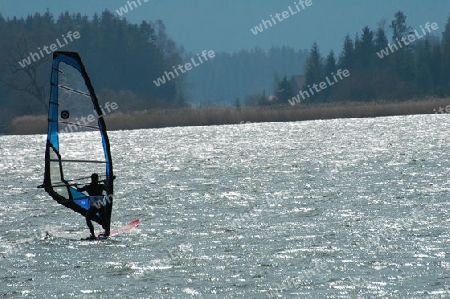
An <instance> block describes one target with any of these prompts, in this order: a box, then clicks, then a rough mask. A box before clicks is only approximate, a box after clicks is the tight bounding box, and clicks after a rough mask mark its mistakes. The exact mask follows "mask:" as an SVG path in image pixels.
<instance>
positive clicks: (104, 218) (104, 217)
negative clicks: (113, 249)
mask: <svg viewBox="0 0 450 299" xmlns="http://www.w3.org/2000/svg"><path fill="white" fill-rule="evenodd" d="M100 214H101V215H102V227H103V229H104V230H105V236H107V237H109V232H110V225H109V221H108V212H107V210H106V205H104V206H103V207H102V211H101V213H100Z"/></svg>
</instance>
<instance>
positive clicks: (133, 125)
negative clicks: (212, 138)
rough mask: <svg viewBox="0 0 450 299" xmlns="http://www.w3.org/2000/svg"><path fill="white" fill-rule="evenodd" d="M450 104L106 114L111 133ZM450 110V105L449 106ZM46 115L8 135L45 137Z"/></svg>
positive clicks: (427, 109)
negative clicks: (40, 135) (39, 135)
mask: <svg viewBox="0 0 450 299" xmlns="http://www.w3.org/2000/svg"><path fill="white" fill-rule="evenodd" d="M447 105H450V98H440V99H437V98H432V99H426V100H416V101H413V100H410V101H405V102H364V103H353V102H351V103H335V104H321V105H297V106H295V107H291V106H282V107H248V106H244V107H240V108H238V107H203V108H183V109H156V110H144V111H130V112H116V113H113V114H108V115H105V116H104V118H105V121H106V124H107V128H108V131H115V130H136V129H151V128H165V127H179V126H210V125H229V124H241V123H249V122H250V123H258V122H290V121H305V120H319V119H335V118H369V117H383V116H395V115H415V114H436V113H437V112H436V111H438V109H439V108H442V107H443V108H444V110H445V108H446V106H447ZM449 109H450V106H449ZM46 132H47V116H45V115H41V116H20V117H16V118H14V119H13V120H12V122H11V126H10V128H9V130H8V131H7V132H4V134H5V135H30V134H45V133H46Z"/></svg>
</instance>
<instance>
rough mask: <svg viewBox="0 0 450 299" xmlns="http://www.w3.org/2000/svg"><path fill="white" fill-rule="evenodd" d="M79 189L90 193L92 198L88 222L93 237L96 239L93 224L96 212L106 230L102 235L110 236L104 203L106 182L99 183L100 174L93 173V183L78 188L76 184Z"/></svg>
mask: <svg viewBox="0 0 450 299" xmlns="http://www.w3.org/2000/svg"><path fill="white" fill-rule="evenodd" d="M75 187H76V188H77V190H78V191H80V192H83V191H86V192H87V193H88V194H89V200H90V208H89V210H88V211H87V212H86V224H87V226H88V227H89V231H90V232H91V237H90V238H91V239H96V236H95V233H94V226H93V225H92V218H93V217H94V216H95V214H97V213H99V214H100V218H101V219H102V227H103V229H104V230H105V232H104V233H103V234H101V236H103V237H108V236H109V225H108V221H107V218H106V214H107V213H106V207H105V204H104V203H103V200H104V196H103V191H107V189H106V186H105V185H104V184H99V181H98V174H97V173H93V174H92V175H91V183H90V184H88V185H85V186H84V187H82V188H78V186H77V185H75Z"/></svg>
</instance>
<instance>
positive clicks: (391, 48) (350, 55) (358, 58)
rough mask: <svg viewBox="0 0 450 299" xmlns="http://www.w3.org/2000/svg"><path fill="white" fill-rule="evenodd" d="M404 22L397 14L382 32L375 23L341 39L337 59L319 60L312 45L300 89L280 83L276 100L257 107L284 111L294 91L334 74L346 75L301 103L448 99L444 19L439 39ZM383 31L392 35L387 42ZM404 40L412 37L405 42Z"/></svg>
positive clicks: (449, 58)
mask: <svg viewBox="0 0 450 299" xmlns="http://www.w3.org/2000/svg"><path fill="white" fill-rule="evenodd" d="M406 20H407V17H406V15H405V14H404V13H403V12H401V11H399V12H397V13H396V14H395V18H394V19H393V20H392V22H391V23H390V24H389V25H388V26H387V24H386V21H381V22H380V24H379V26H378V28H377V29H376V30H372V29H370V28H369V27H368V26H365V27H364V28H363V29H362V31H361V33H357V34H356V36H355V37H354V38H351V37H350V35H348V34H347V35H346V36H345V38H344V43H343V49H342V51H341V53H340V55H339V56H338V57H336V54H335V53H334V52H333V51H330V52H329V53H328V55H327V56H326V57H323V56H322V54H321V52H320V49H319V45H318V44H317V43H314V44H313V45H312V47H311V50H310V54H309V57H308V59H307V63H306V67H305V72H304V74H305V78H304V83H303V85H302V86H301V89H300V90H299V88H296V86H295V85H294V84H293V82H292V80H289V79H288V78H286V77H284V78H283V79H282V80H279V81H278V83H277V88H276V92H275V96H276V100H275V101H269V100H267V99H264V97H263V98H262V99H261V101H260V103H261V104H262V105H270V104H277V105H280V104H281V105H287V104H289V100H290V99H292V98H293V97H294V96H295V95H296V94H297V93H298V92H299V91H305V90H309V88H310V87H312V86H313V84H319V83H320V82H324V81H326V77H331V76H332V74H336V72H337V71H338V70H339V69H341V70H348V71H349V72H350V74H351V75H350V76H349V77H348V78H346V79H345V80H342V81H341V82H339V83H337V84H334V85H333V86H329V87H327V88H325V89H324V90H320V92H315V93H314V95H312V96H311V97H309V98H308V99H307V100H306V101H303V102H302V103H305V104H311V103H327V102H343V101H346V102H347V101H352V102H364V101H374V100H377V101H402V100H407V99H415V98H423V97H428V96H432V97H433V96H435V97H445V96H448V95H450V17H449V18H448V20H447V23H446V24H445V28H444V32H443V34H442V38H440V37H439V36H437V35H435V34H433V32H432V30H430V29H429V28H430V27H432V26H431V25H430V24H429V23H428V24H424V26H423V27H422V26H421V27H420V28H412V27H411V26H409V25H408V24H407V22H406ZM425 26H426V27H425ZM436 26H439V28H442V24H440V25H438V24H437V23H435V24H434V25H433V28H434V29H435V28H436ZM388 30H390V31H391V32H392V37H391V39H390V40H388V37H387V36H388V35H387V33H386V32H387V31H388ZM424 33H427V34H426V35H425V34H424ZM410 35H413V37H410V40H409V39H407V38H408V37H409V36H410ZM402 38H404V40H402ZM411 40H414V41H413V42H411ZM403 41H405V42H403Z"/></svg>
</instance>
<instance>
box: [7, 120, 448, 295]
mask: <svg viewBox="0 0 450 299" xmlns="http://www.w3.org/2000/svg"><path fill="white" fill-rule="evenodd" d="M449 124H450V118H449V116H447V115H428V116H409V117H389V118H374V119H343V120H328V121H309V122H297V123H265V124H241V125H235V126H213V127H185V128H168V129H158V130H136V131H117V132H111V134H110V139H111V143H112V146H113V150H112V154H113V158H114V164H115V171H116V174H117V176H118V178H117V180H116V201H115V209H114V212H113V226H118V225H122V224H125V223H127V222H129V221H131V220H133V219H135V218H140V219H141V221H142V224H141V226H140V227H139V229H137V230H135V231H133V232H132V233H129V234H122V235H118V236H116V237H113V238H111V239H110V240H107V241H103V242H81V241H78V240H77V239H78V238H79V237H80V236H81V235H82V234H83V233H86V231H87V230H86V228H85V223H84V219H83V218H82V217H81V216H79V215H77V214H75V213H72V212H71V211H69V210H67V209H65V208H64V207H62V206H59V205H57V204H56V203H54V202H53V201H52V200H51V199H50V198H49V197H48V196H47V195H46V193H45V192H43V191H42V190H38V189H36V188H35V187H36V185H38V184H40V183H41V181H42V174H43V163H42V162H43V158H44V157H43V147H44V144H45V142H44V139H45V136H42V135H39V136H1V137H0V142H1V144H0V153H1V157H2V158H1V159H2V161H1V163H0V173H1V174H2V176H1V177H0V190H1V191H0V268H1V270H0V297H6V298H20V297H30V298H63V297H64V298H65V297H68V296H69V295H70V296H73V297H75V298H191V297H192V298H234V297H240V298H269V297H280V298H281V297H283V298H374V297H386V298H439V297H442V298H446V297H450V272H449V271H450V259H449V257H450V256H449V255H450V248H449V241H450V234H449V229H448V227H449V224H450V220H449V219H450V213H449V209H450V206H449V200H448V199H449V191H450V190H449V182H448V175H449V169H450V162H449V152H450V145H449V137H448V131H449ZM79 134H83V133H79ZM82 143H83V141H82V140H80V145H82ZM97 228H98V227H97ZM46 232H47V234H46Z"/></svg>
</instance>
